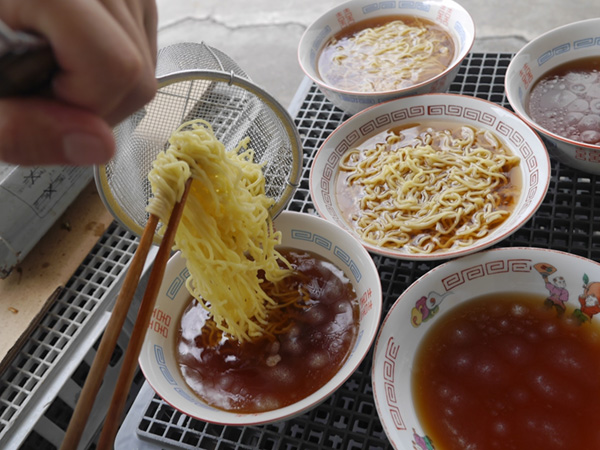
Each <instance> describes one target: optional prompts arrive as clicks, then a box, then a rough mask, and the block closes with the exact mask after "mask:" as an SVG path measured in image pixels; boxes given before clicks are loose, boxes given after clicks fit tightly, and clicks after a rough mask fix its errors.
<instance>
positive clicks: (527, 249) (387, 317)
mask: <svg viewBox="0 0 600 450" xmlns="http://www.w3.org/2000/svg"><path fill="white" fill-rule="evenodd" d="M532 250H533V251H541V252H546V253H552V254H556V255H561V256H566V257H569V258H575V259H580V260H582V261H585V262H586V263H593V264H595V265H596V266H598V268H599V269H600V262H597V261H594V260H593V259H590V258H586V257H584V256H580V255H576V254H573V253H569V252H566V251H563V250H555V249H551V248H543V247H523V246H519V247H497V248H491V249H487V250H484V251H482V252H478V253H476V254H471V255H466V256H464V257H461V258H457V259H454V260H451V261H446V262H444V263H442V264H439V265H438V266H436V267H434V268H432V269H430V270H429V271H427V272H426V273H425V274H423V275H421V276H420V277H419V278H417V279H416V280H414V281H413V282H412V283H411V284H410V285H409V286H408V287H407V288H406V289H405V290H404V291H403V292H402V293H401V294H400V295H399V296H398V298H397V299H396V300H394V302H393V303H392V305H391V306H390V308H389V310H388V312H387V313H386V315H385V317H384V318H383V321H382V322H381V325H380V327H379V331H378V333H377V338H376V339H375V344H374V345H373V363H372V365H371V380H372V389H373V399H374V403H375V410H376V411H377V414H378V415H379V418H380V420H381V426H382V427H383V429H384V432H385V434H386V436H387V437H388V439H390V443H391V444H392V446H393V447H394V448H396V449H397V448H398V446H397V442H395V441H394V442H393V441H392V439H391V437H390V433H389V432H388V424H387V422H386V421H384V420H383V418H382V417H381V414H380V412H379V411H380V410H381V408H382V407H383V406H382V405H381V404H380V402H379V397H378V395H377V392H378V387H377V383H376V382H375V379H376V377H375V375H376V373H375V372H376V371H377V366H376V365H375V357H376V355H377V352H378V348H379V346H380V345H379V344H380V342H381V341H380V338H381V336H383V333H384V332H385V331H386V324H387V323H388V321H389V320H391V317H392V315H393V314H392V312H393V311H394V310H396V309H397V308H398V307H399V306H400V303H401V302H402V300H403V299H405V298H407V297H408V296H409V295H410V294H411V293H412V291H413V290H415V289H417V288H418V285H419V284H420V283H421V282H422V281H423V280H424V279H425V278H429V277H431V276H433V275H435V273H436V272H438V271H440V270H444V269H445V268H446V267H448V265H450V264H456V263H458V262H461V261H462V260H464V259H467V260H468V258H477V257H482V256H483V257H485V256H486V255H487V254H490V253H494V252H495V253H497V252H502V253H504V252H513V251H516V252H530V251H532Z"/></svg>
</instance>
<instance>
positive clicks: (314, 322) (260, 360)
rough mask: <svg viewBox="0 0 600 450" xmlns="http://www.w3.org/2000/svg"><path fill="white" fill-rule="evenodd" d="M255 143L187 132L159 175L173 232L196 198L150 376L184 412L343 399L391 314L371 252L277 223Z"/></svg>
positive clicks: (259, 411) (181, 235)
mask: <svg viewBox="0 0 600 450" xmlns="http://www.w3.org/2000/svg"><path fill="white" fill-rule="evenodd" d="M253 159H254V154H253V151H252V149H251V142H249V141H248V140H243V141H242V142H241V143H240V145H239V146H238V147H237V148H236V149H233V150H230V151H228V150H226V149H225V147H224V146H223V144H222V143H221V142H219V141H218V140H217V139H216V138H215V136H214V134H213V132H212V128H211V126H210V124H209V123H207V122H204V121H201V120H198V121H193V122H190V123H185V124H183V125H182V126H181V127H180V129H178V130H177V131H176V132H175V133H173V135H172V137H171V139H170V142H169V147H168V148H167V150H166V151H165V152H163V153H161V154H160V155H159V156H158V158H157V159H156V161H155V163H154V167H153V169H152V171H151V172H150V174H149V177H148V178H149V180H150V183H151V185H152V188H153V193H154V197H153V198H152V199H151V200H150V203H149V206H148V211H149V212H151V213H152V214H155V215H157V216H158V217H159V219H160V221H161V222H162V223H164V222H165V220H166V219H168V217H169V215H170V209H171V208H172V205H173V204H174V203H175V202H176V201H177V200H178V199H179V198H181V195H182V193H183V190H184V186H185V183H186V180H187V179H188V178H189V177H191V178H192V183H191V188H190V193H189V195H188V199H187V201H186V205H185V208H184V212H183V216H182V219H181V222H180V224H179V227H178V229H177V233H176V236H175V246H174V248H175V250H178V251H177V253H176V254H175V255H174V256H173V257H172V259H171V260H170V261H169V263H168V265H167V268H166V272H165V277H164V280H163V284H162V286H161V290H160V292H159V294H158V298H157V302H156V306H155V310H154V314H153V320H152V322H151V323H150V326H149V329H148V333H147V335H146V339H145V342H144V346H143V348H142V352H141V354H140V367H141V369H142V371H143V373H144V375H145V377H146V379H147V380H148V382H149V384H150V385H151V386H152V387H153V389H154V390H155V391H156V392H157V393H158V394H159V395H160V396H161V397H162V398H163V399H164V400H165V401H166V402H168V403H169V404H170V405H172V406H173V407H175V408H176V409H178V410H180V411H182V412H183V413H185V414H187V415H189V416H192V417H195V418H198V419H201V420H205V421H209V422H214V423H222V424H232V425H233V424H235V425H249V424H259V423H269V422H274V421H278V420H282V419H285V418H289V417H291V416H293V415H296V414H299V413H300V412H303V411H305V410H307V409H309V408H311V407H312V406H314V405H316V404H318V403H319V402H321V401H322V400H323V399H324V398H326V397H327V396H328V395H330V394H331V393H332V392H333V391H335V390H336V389H337V388H338V387H339V386H340V385H341V384H342V383H343V382H344V381H345V380H346V379H347V378H348V377H349V376H350V375H351V374H352V373H353V372H354V370H356V368H357V367H358V365H359V364H360V363H361V362H362V360H363V359H364V357H365V356H366V354H367V352H368V350H369V348H370V346H371V343H372V342H373V339H374V337H375V333H376V331H377V326H378V323H379V319H380V315H381V307H382V306H381V302H382V300H381V295H382V294H381V285H380V280H379V277H378V273H377V269H376V267H375V265H374V263H373V261H372V259H371V258H370V256H369V255H368V253H367V252H366V251H365V249H364V248H363V247H362V246H361V244H360V243H359V242H358V241H357V240H356V239H354V238H353V237H351V236H350V235H349V234H348V233H345V232H344V231H343V230H341V229H340V228H339V227H337V226H336V225H334V224H331V223H329V222H327V221H325V220H323V219H321V218H318V217H316V216H311V215H307V214H300V213H292V212H283V213H281V214H280V215H278V216H277V218H276V219H275V220H273V219H272V218H271V216H270V213H269V207H270V205H271V204H272V199H270V198H269V197H268V196H267V195H266V194H265V189H264V185H265V178H264V174H263V172H262V168H261V165H260V164H257V163H255V162H254V161H253Z"/></svg>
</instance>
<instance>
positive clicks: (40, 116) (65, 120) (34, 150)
mask: <svg viewBox="0 0 600 450" xmlns="http://www.w3.org/2000/svg"><path fill="white" fill-rule="evenodd" d="M114 151H115V142H114V137H113V134H112V129H111V128H110V126H109V125H108V124H107V123H106V122H104V121H103V120H102V119H101V118H99V117H98V116H96V115H94V114H92V113H91V112H89V111H86V110H82V109H79V108H76V107H72V106H69V105H66V104H63V103H59V102H56V101H54V100H50V99H41V98H31V99H4V100H1V101H0V161H4V162H7V163H11V164H18V165H74V166H85V165H93V164H103V163H106V162H108V160H109V159H110V158H111V157H112V156H113V154H114Z"/></svg>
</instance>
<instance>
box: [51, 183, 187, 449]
mask: <svg viewBox="0 0 600 450" xmlns="http://www.w3.org/2000/svg"><path fill="white" fill-rule="evenodd" d="M191 181H192V180H191V178H190V179H189V180H188V181H187V182H186V186H185V191H184V193H183V197H182V199H181V201H179V202H178V203H176V204H175V206H174V207H173V211H172V212H171V217H170V218H169V223H168V225H167V230H166V232H165V235H164V236H163V239H162V241H161V245H160V247H159V250H158V253H157V255H156V258H155V260H154V265H153V269H152V272H151V273H150V278H149V280H148V285H147V287H146V291H145V292H144V297H143V299H142V303H141V305H140V309H139V311H138V316H137V319H136V323H135V325H134V330H133V332H132V335H131V339H130V341H129V345H128V347H127V351H126V353H125V357H124V360H123V363H122V364H123V365H122V367H121V371H120V372H119V378H118V380H117V385H116V388H115V391H114V393H113V397H112V400H111V406H110V408H109V414H108V415H107V419H106V421H107V422H108V423H109V426H108V427H107V426H106V424H105V426H104V428H103V433H102V435H101V439H102V436H104V435H105V433H104V430H107V429H108V430H107V432H106V437H105V440H108V439H110V441H109V442H105V444H104V445H105V447H100V446H99V447H98V448H109V446H110V445H111V444H112V442H113V441H114V438H115V436H116V431H117V428H118V424H119V423H120V416H121V413H122V409H123V406H124V404H125V403H124V402H125V399H126V397H127V391H128V390H129V389H130V387H131V382H132V380H133V375H134V374H135V369H136V367H137V357H138V355H139V353H140V351H141V347H142V343H143V342H144V338H145V331H146V327H147V325H148V322H149V321H150V317H151V315H152V310H153V309H154V302H155V300H156V296H157V294H158V289H159V288H160V284H161V282H162V278H163V275H164V271H165V267H166V264H167V261H168V260H169V257H170V254H171V248H172V247H173V240H174V239H175V232H176V231H177V225H178V224H179V220H180V219H181V215H182V213H183V209H184V206H185V201H186V199H187V195H188V193H189V190H190V185H191ZM157 225H158V218H157V217H156V216H155V215H153V214H151V215H150V217H149V218H148V222H147V223H146V226H145V228H144V232H143V233H142V237H141V238H140V243H139V245H138V248H137V249H136V251H135V254H134V256H133V259H132V261H131V265H130V266H129V269H128V271H127V274H126V275H125V280H124V281H123V286H122V287H121V290H120V292H119V295H118V297H117V300H116V301H115V306H114V307H113V311H112V313H111V316H110V319H109V321H108V324H107V326H106V329H105V331H104V335H103V336H102V339H101V341H100V345H99V347H98V351H97V353H96V356H95V357H94V361H93V363H92V366H91V367H90V371H89V374H88V376H87V378H86V380H85V384H84V386H83V389H82V391H81V394H80V396H79V400H78V402H77V405H76V406H75V410H74V411H73V415H72V417H71V421H70V422H69V426H68V428H67V431H66V433H65V437H64V439H63V442H62V445H61V449H62V450H71V449H73V450H74V449H76V448H77V446H78V444H79V441H80V440H81V436H82V434H83V431H84V429H85V425H86V423H87V421H88V419H89V415H90V412H91V410H92V407H93V405H94V401H95V399H96V396H97V395H98V391H99V390H100V386H101V385H102V380H103V378H104V374H105V373H106V369H107V367H108V364H109V362H110V359H111V357H112V355H113V352H114V349H115V347H116V345H117V340H118V338H119V335H120V333H121V330H122V328H123V324H124V323H125V319H126V318H127V313H128V311H129V308H130V306H131V301H132V299H133V296H134V294H135V291H136V288H137V286H138V284H139V279H140V276H141V273H142V269H143V267H144V263H145V261H146V258H147V256H148V252H149V250H150V247H151V245H152V241H153V239H154V233H155V231H156V227H157ZM132 344H133V345H132ZM117 391H119V392H117ZM117 395H121V396H122V397H123V401H122V402H120V401H119V399H118V397H117ZM111 410H112V414H113V415H115V416H118V417H114V416H111V415H110V414H111ZM110 419H112V420H110Z"/></svg>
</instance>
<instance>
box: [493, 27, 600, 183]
mask: <svg viewBox="0 0 600 450" xmlns="http://www.w3.org/2000/svg"><path fill="white" fill-rule="evenodd" d="M599 28H600V18H595V19H589V20H583V21H580V22H575V23H571V24H568V25H564V26H562V27H559V28H556V29H554V30H551V31H549V32H547V33H545V34H543V35H541V36H539V37H537V38H535V39H534V40H532V41H531V42H529V43H528V44H526V45H525V46H524V47H523V48H522V49H521V50H519V52H517V54H516V55H515V56H514V58H513V59H512V60H511V62H510V64H509V66H508V68H507V70H506V78H505V84H506V96H507V98H508V101H509V103H510V105H511V107H512V108H513V110H514V111H515V112H516V113H517V114H518V115H519V116H520V117H521V118H522V119H523V120H524V121H525V122H527V123H528V124H529V125H530V126H531V127H533V128H534V129H535V130H536V131H537V132H538V133H540V135H541V136H542V137H543V139H544V141H545V142H546V144H547V148H548V151H549V152H550V154H551V156H552V157H554V158H556V159H557V160H558V161H561V162H562V163H564V164H566V165H567V166H569V167H572V168H574V169H577V170H581V171H583V172H587V173H592V174H600V146H599V145H592V144H586V143H584V142H579V141H577V140H573V139H570V138H567V137H564V136H561V135H559V134H556V133H554V132H552V131H550V130H549V129H548V128H547V127H544V126H542V125H540V124H539V123H536V121H535V120H534V119H533V118H532V117H531V114H530V111H529V107H528V104H529V98H530V94H531V91H532V88H533V87H534V86H535V85H536V83H537V82H538V81H539V80H540V79H541V78H542V77H543V76H544V75H545V74H546V73H548V72H549V71H552V70H553V69H554V68H556V67H557V66H560V65H562V64H567V63H569V62H571V61H575V60H578V59H581V58H590V57H596V58H600V46H599V42H600V33H599V32H598V29H599ZM597 90H598V92H599V94H591V96H590V91H588V93H587V94H586V97H585V101H590V100H591V101H594V100H595V99H596V98H597V97H596V95H598V96H600V89H597ZM572 97H573V98H575V95H572ZM563 98H565V99H566V100H565V102H569V103H570V104H565V105H564V106H565V107H566V109H570V108H571V106H573V107H574V108H575V103H573V101H572V100H568V99H567V97H563ZM582 100H583V99H582ZM578 101H579V100H578ZM596 101H597V100H596ZM589 116H590V118H593V119H597V121H600V117H599V116H600V114H596V112H593V114H589ZM592 116H593V117H592ZM565 120H568V121H570V120H571V119H570V118H566V119H565ZM582 120H585V119H582ZM573 125H574V126H577V125H578V124H573Z"/></svg>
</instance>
